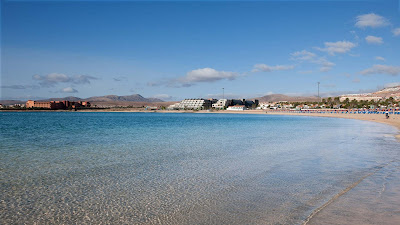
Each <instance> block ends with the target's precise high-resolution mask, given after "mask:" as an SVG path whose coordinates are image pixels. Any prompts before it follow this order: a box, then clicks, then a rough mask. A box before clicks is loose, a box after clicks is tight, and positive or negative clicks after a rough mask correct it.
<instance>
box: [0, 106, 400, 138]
mask: <svg viewBox="0 0 400 225" xmlns="http://www.w3.org/2000/svg"><path fill="white" fill-rule="evenodd" d="M0 112H127V113H128V112H135V113H137V112H140V113H203V114H206V113H214V114H219V113H222V114H256V115H284V116H312V117H330V118H342V119H355V120H363V121H370V122H376V123H383V124H387V125H390V126H393V127H395V128H396V129H397V134H396V135H395V138H396V140H397V141H399V142H400V115H398V114H397V115H395V114H391V115H390V118H389V119H386V118H385V115H383V114H342V113H332V114H331V113H293V112H281V111H272V110H245V111H227V110H213V111H208V110H199V111H194V110H185V111H182V110H156V111H155V110H154V111H153V110H150V111H147V110H143V109H122V110H121V109H119V108H115V109H113V108H110V109H99V110H97V109H90V110H88V109H82V110H78V111H70V110H56V111H54V110H37V111H36V110H24V111H21V110H0Z"/></svg>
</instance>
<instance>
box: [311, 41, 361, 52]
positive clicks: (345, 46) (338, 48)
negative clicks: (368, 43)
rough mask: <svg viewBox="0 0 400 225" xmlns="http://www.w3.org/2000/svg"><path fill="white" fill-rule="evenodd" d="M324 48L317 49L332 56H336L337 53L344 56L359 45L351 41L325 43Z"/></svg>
mask: <svg viewBox="0 0 400 225" xmlns="http://www.w3.org/2000/svg"><path fill="white" fill-rule="evenodd" d="M324 45H325V47H324V48H318V47H316V48H315V49H317V50H319V51H323V52H327V53H328V54H330V55H335V53H339V54H343V53H347V52H349V51H350V50H351V49H352V48H354V47H356V46H357V44H355V43H353V42H350V41H337V42H325V43H324Z"/></svg>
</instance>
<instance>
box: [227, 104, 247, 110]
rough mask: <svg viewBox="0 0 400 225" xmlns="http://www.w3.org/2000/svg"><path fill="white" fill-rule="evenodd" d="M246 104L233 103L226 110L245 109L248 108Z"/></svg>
mask: <svg viewBox="0 0 400 225" xmlns="http://www.w3.org/2000/svg"><path fill="white" fill-rule="evenodd" d="M246 109H247V108H246V106H245V105H233V106H229V107H228V108H227V109H226V110H230V111H243V110H246Z"/></svg>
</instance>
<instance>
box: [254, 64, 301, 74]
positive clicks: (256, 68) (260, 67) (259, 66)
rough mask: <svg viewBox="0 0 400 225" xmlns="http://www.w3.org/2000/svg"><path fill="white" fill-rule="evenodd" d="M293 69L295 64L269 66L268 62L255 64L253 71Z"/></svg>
mask: <svg viewBox="0 0 400 225" xmlns="http://www.w3.org/2000/svg"><path fill="white" fill-rule="evenodd" d="M292 69H294V66H293V65H276V66H268V65H266V64H256V65H254V67H253V70H252V72H272V71H280V70H292Z"/></svg>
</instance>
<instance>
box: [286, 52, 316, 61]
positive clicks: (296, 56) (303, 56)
mask: <svg viewBox="0 0 400 225" xmlns="http://www.w3.org/2000/svg"><path fill="white" fill-rule="evenodd" d="M290 55H291V56H292V59H293V60H300V61H309V60H312V59H314V58H315V56H316V54H314V53H312V52H309V51H306V50H302V51H298V52H293V53H291V54H290Z"/></svg>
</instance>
